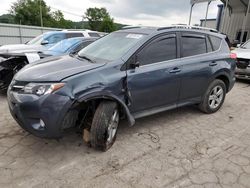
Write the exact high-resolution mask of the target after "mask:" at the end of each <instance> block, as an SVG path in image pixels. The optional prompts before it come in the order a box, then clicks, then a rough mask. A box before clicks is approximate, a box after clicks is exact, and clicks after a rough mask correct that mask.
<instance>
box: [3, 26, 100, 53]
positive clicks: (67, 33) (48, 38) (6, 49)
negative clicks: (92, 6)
mask: <svg viewBox="0 0 250 188" xmlns="http://www.w3.org/2000/svg"><path fill="white" fill-rule="evenodd" d="M100 36H101V33H99V32H97V31H91V30H62V31H50V32H46V33H44V34H42V35H39V36H37V37H35V38H34V39H32V40H31V41H29V42H27V43H26V44H10V45H3V46H1V47H0V56H1V54H8V53H27V52H37V51H43V50H46V49H49V48H50V47H52V46H53V45H55V44H56V43H58V42H60V41H61V40H64V39H68V38H73V37H88V38H89V37H100Z"/></svg>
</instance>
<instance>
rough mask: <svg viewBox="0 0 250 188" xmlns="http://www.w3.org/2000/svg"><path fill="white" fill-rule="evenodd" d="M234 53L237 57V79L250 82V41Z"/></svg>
mask: <svg viewBox="0 0 250 188" xmlns="http://www.w3.org/2000/svg"><path fill="white" fill-rule="evenodd" d="M232 52H233V53H235V54H236V55H237V63H236V65H237V68H236V71H235V77H236V78H238V79H244V80H250V40H248V41H247V42H245V43H244V44H243V45H241V46H240V47H238V48H236V49H235V50H233V51H232Z"/></svg>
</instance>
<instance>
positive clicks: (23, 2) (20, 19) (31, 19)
mask: <svg viewBox="0 0 250 188" xmlns="http://www.w3.org/2000/svg"><path fill="white" fill-rule="evenodd" d="M40 3H41V10H42V18H43V24H44V26H51V24H52V21H53V20H52V17H51V13H50V11H51V10H50V7H48V6H47V5H46V3H45V2H44V1H43V0H18V1H17V2H15V3H13V4H12V6H11V10H10V13H11V14H12V15H13V16H14V20H15V22H16V23H21V24H24V25H37V26H40V25H41V18H40Z"/></svg>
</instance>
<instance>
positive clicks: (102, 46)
mask: <svg viewBox="0 0 250 188" xmlns="http://www.w3.org/2000/svg"><path fill="white" fill-rule="evenodd" d="M144 37H145V35H143V34H134V33H122V32H116V33H111V34H109V35H107V36H105V37H103V38H101V39H99V40H97V41H96V42H94V43H92V44H90V45H89V46H87V47H86V48H84V49H82V50H81V51H80V52H79V53H78V55H79V56H82V57H84V56H87V57H89V58H96V59H104V60H109V61H113V60H115V59H118V58H120V57H122V56H123V55H124V54H125V53H126V52H127V51H128V50H129V49H130V48H131V47H132V46H134V45H135V44H136V43H137V42H138V41H139V40H141V39H142V38H144Z"/></svg>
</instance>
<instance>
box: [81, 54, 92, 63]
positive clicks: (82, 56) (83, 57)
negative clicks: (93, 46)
mask: <svg viewBox="0 0 250 188" xmlns="http://www.w3.org/2000/svg"><path fill="white" fill-rule="evenodd" d="M78 57H79V58H82V59H86V60H87V61H89V62H91V63H95V62H94V61H93V60H92V59H90V58H89V57H87V56H85V55H78Z"/></svg>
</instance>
